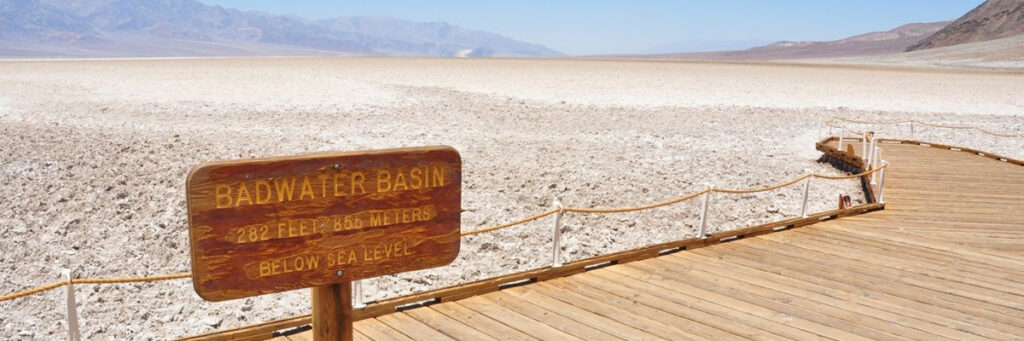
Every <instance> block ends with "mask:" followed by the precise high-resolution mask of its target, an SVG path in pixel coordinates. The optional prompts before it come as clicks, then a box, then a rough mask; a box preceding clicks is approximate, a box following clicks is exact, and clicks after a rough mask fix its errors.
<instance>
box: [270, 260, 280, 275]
mask: <svg viewBox="0 0 1024 341" xmlns="http://www.w3.org/2000/svg"><path fill="white" fill-rule="evenodd" d="M279 273H281V260H280V259H272V260H270V274H271V275H276V274H279Z"/></svg>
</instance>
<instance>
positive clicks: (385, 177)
mask: <svg viewBox="0 0 1024 341" xmlns="http://www.w3.org/2000/svg"><path fill="white" fill-rule="evenodd" d="M390 190H391V172H389V171H388V170H387V169H379V170H377V193H385V192H388V191H390Z"/></svg>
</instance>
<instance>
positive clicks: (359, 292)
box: [352, 279, 366, 308]
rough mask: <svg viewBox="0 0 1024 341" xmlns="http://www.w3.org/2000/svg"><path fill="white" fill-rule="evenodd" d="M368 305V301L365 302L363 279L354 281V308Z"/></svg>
mask: <svg viewBox="0 0 1024 341" xmlns="http://www.w3.org/2000/svg"><path fill="white" fill-rule="evenodd" d="M363 307H366V303H365V302H363V280H361V279H360V280H356V281H353V282H352V308H363Z"/></svg>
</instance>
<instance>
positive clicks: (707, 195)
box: [698, 186, 715, 239]
mask: <svg viewBox="0 0 1024 341" xmlns="http://www.w3.org/2000/svg"><path fill="white" fill-rule="evenodd" d="M714 191H715V186H708V191H707V192H704V203H703V204H701V206H700V232H698V233H699V234H698V237H700V238H701V239H707V238H708V235H707V233H706V232H707V226H708V204H710V203H711V193H712V192H714Z"/></svg>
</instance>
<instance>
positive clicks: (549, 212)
mask: <svg viewBox="0 0 1024 341" xmlns="http://www.w3.org/2000/svg"><path fill="white" fill-rule="evenodd" d="M555 213H558V209H551V210H549V211H544V212H541V213H538V214H535V215H532V216H529V217H526V218H523V219H519V220H516V221H513V222H510V223H505V224H501V225H497V226H491V227H487V228H482V229H477V230H473V231H467V232H463V233H462V236H472V235H474V234H480V233H485V232H491V231H494V230H500V229H503V228H506V227H512V226H516V225H519V224H525V223H528V222H531V221H534V220H537V219H540V218H544V217H547V216H549V215H552V214H555Z"/></svg>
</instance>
